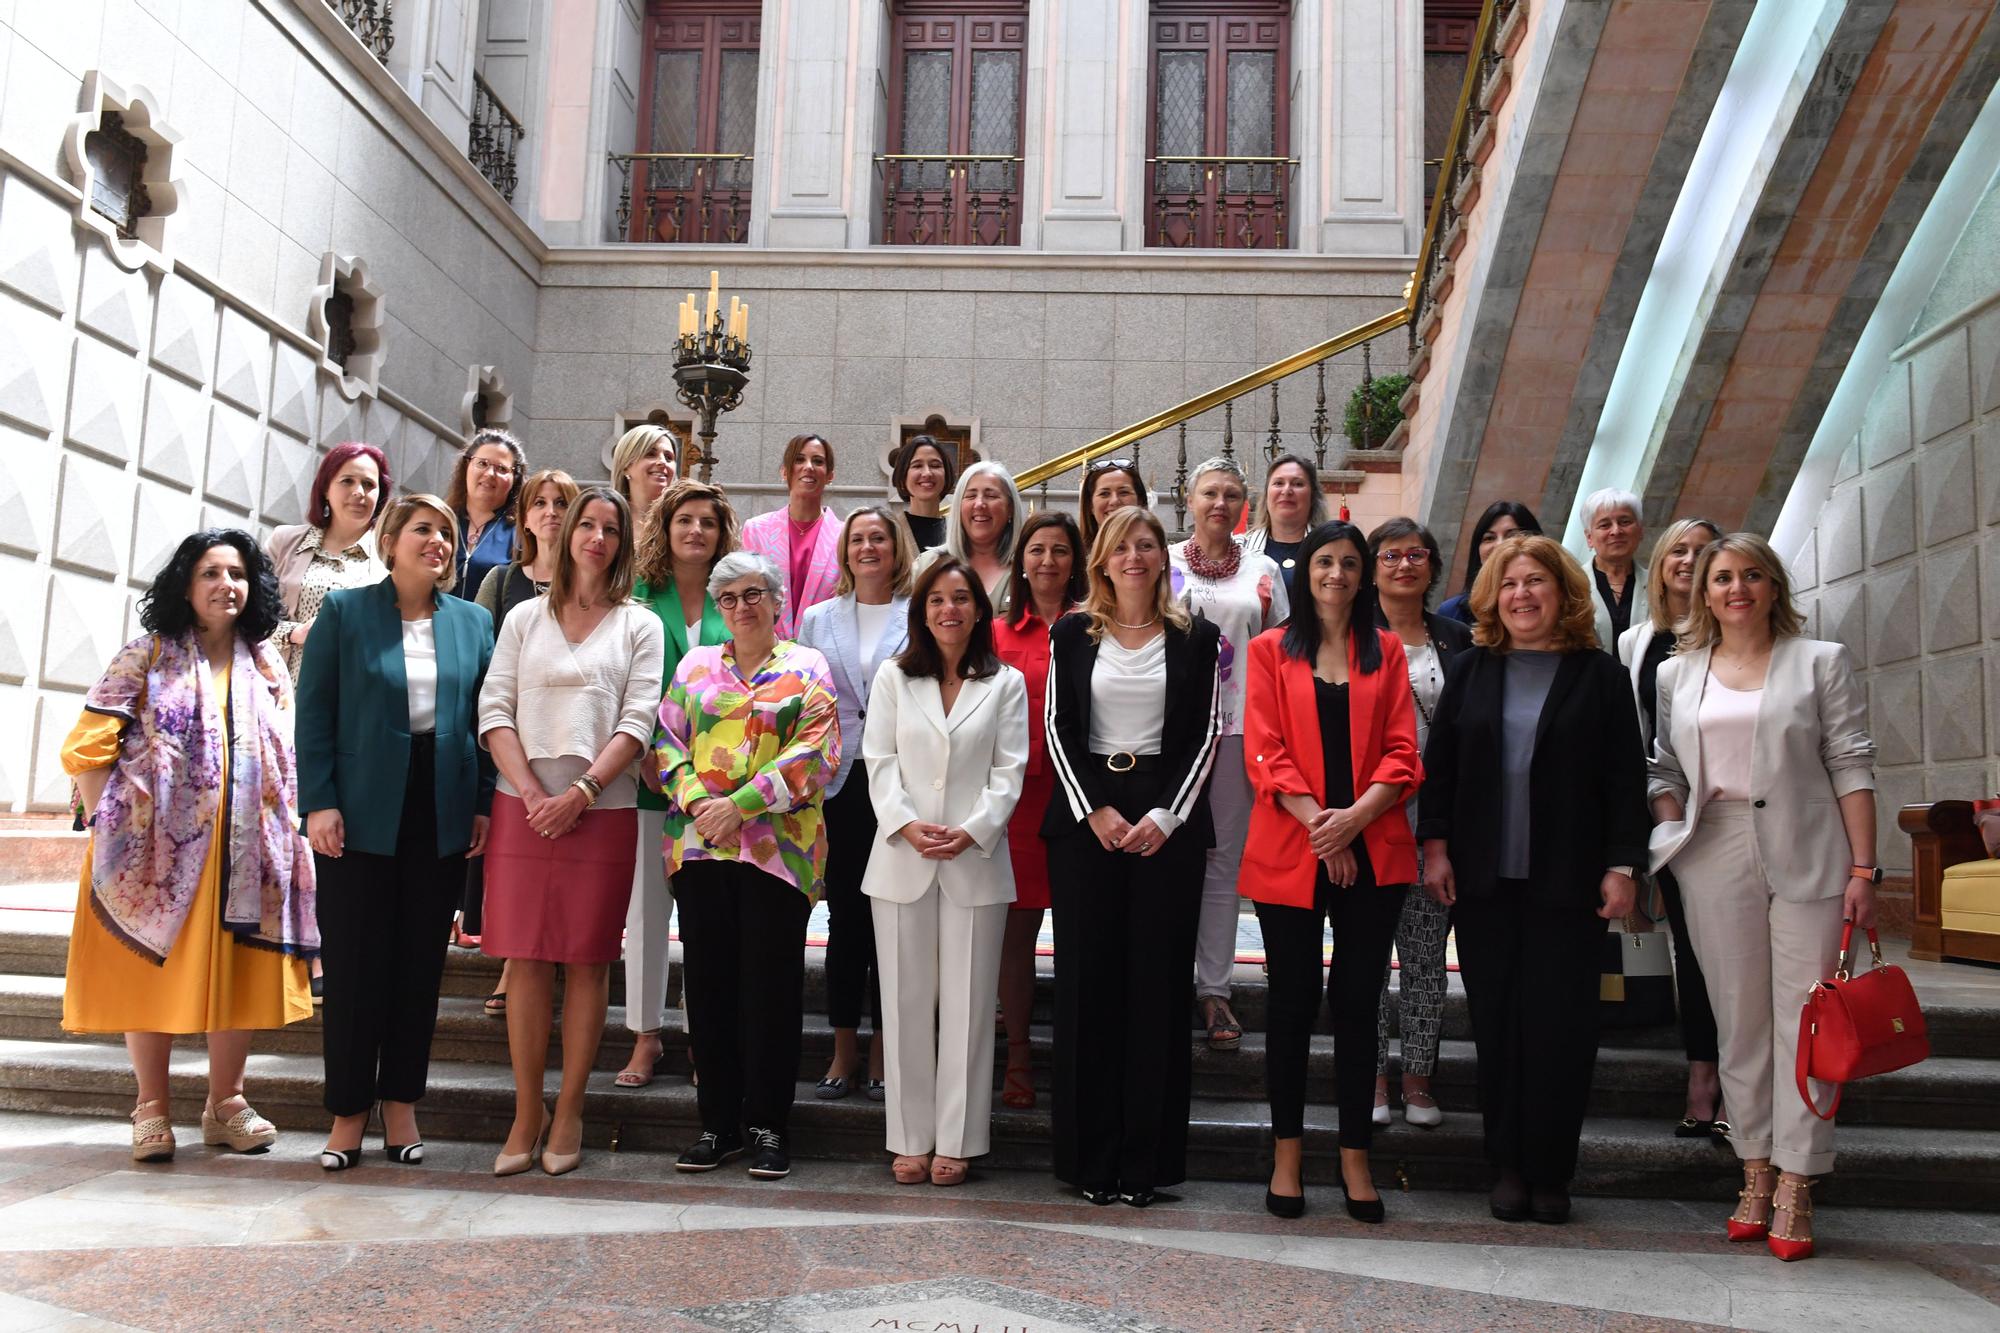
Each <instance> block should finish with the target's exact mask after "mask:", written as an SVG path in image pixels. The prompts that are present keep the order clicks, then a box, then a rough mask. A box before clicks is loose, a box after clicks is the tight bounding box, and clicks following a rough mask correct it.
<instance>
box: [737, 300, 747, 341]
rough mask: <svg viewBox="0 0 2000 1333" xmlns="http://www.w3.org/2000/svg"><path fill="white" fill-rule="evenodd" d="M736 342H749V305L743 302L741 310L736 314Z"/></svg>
mask: <svg viewBox="0 0 2000 1333" xmlns="http://www.w3.org/2000/svg"><path fill="white" fill-rule="evenodd" d="M736 341H738V342H740V343H745V344H747V343H749V341H750V303H749V302H748V301H745V302H744V303H743V308H742V309H741V310H738V311H737V312H736Z"/></svg>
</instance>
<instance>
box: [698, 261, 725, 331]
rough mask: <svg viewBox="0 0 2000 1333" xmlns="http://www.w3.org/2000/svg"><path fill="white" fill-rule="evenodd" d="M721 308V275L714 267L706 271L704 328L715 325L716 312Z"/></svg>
mask: <svg viewBox="0 0 2000 1333" xmlns="http://www.w3.org/2000/svg"><path fill="white" fill-rule="evenodd" d="M721 308H722V275H721V274H720V273H717V272H716V271H715V270H714V269H710V270H709V271H708V321H707V322H706V323H705V324H703V325H702V327H703V328H704V329H708V328H713V327H714V326H715V316H716V312H717V311H719V310H720V309H721Z"/></svg>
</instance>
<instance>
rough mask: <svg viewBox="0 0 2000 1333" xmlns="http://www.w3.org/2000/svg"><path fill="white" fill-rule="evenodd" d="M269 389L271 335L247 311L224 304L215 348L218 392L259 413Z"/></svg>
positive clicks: (219, 395)
mask: <svg viewBox="0 0 2000 1333" xmlns="http://www.w3.org/2000/svg"><path fill="white" fill-rule="evenodd" d="M270 392H271V335H270V334H268V333H266V332H264V330H263V329H262V328H261V327H260V326H259V325H258V324H257V323H256V321H254V320H252V319H251V318H250V317H249V316H248V315H245V314H241V313H239V312H238V311H235V310H231V309H229V308H228V307H227V306H224V307H223V310H222V333H221V336H220V337H219V339H218V340H217V342H216V350H215V396H216V397H217V398H226V399H228V400H229V401H230V402H232V403H235V404H236V405H237V406H238V407H240V408H242V409H243V410H244V411H246V412H251V413H257V412H262V411H263V410H264V406H265V404H266V402H267V401H268V400H269V396H270Z"/></svg>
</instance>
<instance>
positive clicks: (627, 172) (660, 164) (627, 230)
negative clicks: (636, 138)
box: [610, 153, 754, 245]
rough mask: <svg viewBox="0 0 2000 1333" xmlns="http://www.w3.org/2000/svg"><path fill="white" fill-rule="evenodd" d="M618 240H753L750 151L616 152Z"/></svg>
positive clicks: (731, 242)
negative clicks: (751, 230) (751, 237)
mask: <svg viewBox="0 0 2000 1333" xmlns="http://www.w3.org/2000/svg"><path fill="white" fill-rule="evenodd" d="M610 157H611V165H613V166H615V167H617V168H618V173H619V177H620V182H619V187H618V215H617V216H618V229H617V232H616V234H615V236H614V237H613V239H614V240H620V241H658V242H666V243H675V242H685V243H692V244H697V245H742V244H744V243H745V242H747V241H748V240H749V239H750V172H751V167H752V163H753V161H754V159H753V158H752V157H751V156H750V154H748V153H613V154H611V155H610Z"/></svg>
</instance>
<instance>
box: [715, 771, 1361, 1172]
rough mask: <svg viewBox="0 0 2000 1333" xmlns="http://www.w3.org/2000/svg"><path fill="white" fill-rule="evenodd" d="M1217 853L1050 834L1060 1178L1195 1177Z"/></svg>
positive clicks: (1172, 843) (1150, 800) (1150, 790)
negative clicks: (1199, 1002) (1207, 902)
mask: <svg viewBox="0 0 2000 1333" xmlns="http://www.w3.org/2000/svg"><path fill="white" fill-rule="evenodd" d="M1156 777H1157V775H1156V774H1153V773H1145V774H1139V773H1133V774H1128V775H1125V777H1124V778H1123V779H1122V780H1118V779H1114V781H1113V783H1112V791H1113V793H1114V797H1113V804H1114V805H1115V806H1116V807H1117V809H1118V810H1119V811H1120V812H1121V813H1122V814H1124V816H1125V817H1126V818H1127V819H1129V820H1137V819H1138V818H1140V817H1142V816H1143V815H1144V814H1145V813H1146V811H1147V810H1149V809H1151V808H1152V807H1153V806H1154V805H1155V804H1157V802H1156V801H1155V800H1154V796H1155V795H1156V793H1155V791H1154V788H1155V787H1156V786H1157V782H1156V781H1155V779H1156ZM1056 799H1058V800H1061V799H1062V797H1061V796H1060V795H1058V796H1057V798H1056ZM1128 807H1129V808H1128ZM1207 861H1208V849H1207V848H1205V847H1199V846H1196V845H1195V840H1194V839H1193V838H1191V837H1189V836H1188V835H1187V833H1186V831H1185V830H1176V831H1175V832H1174V834H1173V836H1172V837H1170V838H1168V839H1167V841H1166V843H1165V845H1164V846H1162V847H1161V848H1160V850H1159V851H1157V852H1155V853H1154V854H1153V855H1152V856H1149V857H1142V856H1138V855H1136V854H1134V853H1131V852H1108V851H1105V850H1104V848H1103V847H1101V846H1100V845H1099V844H1098V841H1097V838H1096V835H1094V834H1093V833H1091V831H1090V828H1089V827H1088V826H1087V825H1080V826H1079V827H1078V828H1077V829H1076V831H1075V832H1074V833H1071V834H1069V835H1067V836H1065V837H1061V838H1054V839H1051V840H1050V841H1049V896H1050V907H1051V908H1052V910H1053V913H1054V918H1055V936H1056V1025H1055V1061H1054V1062H1055V1070H1054V1074H1055V1079H1054V1082H1055V1107H1054V1114H1053V1120H1054V1134H1055V1173H1056V1178H1057V1179H1058V1180H1063V1181H1067V1182H1068V1183H1070V1184H1072V1185H1077V1186H1080V1187H1082V1188H1085V1189H1111V1188H1118V1189H1123V1190H1125V1191H1127V1192H1133V1193H1136V1192H1138V1191H1140V1190H1148V1189H1154V1188H1156V1187H1159V1186H1165V1185H1176V1184H1179V1183H1180V1182H1181V1181H1182V1180H1185V1179H1186V1178H1187V1131H1188V1099H1189V1084H1190V1081H1191V1070H1192V1053H1193V1049H1194V1032H1193V1021H1192V1015H1193V1004H1194V986H1193V976H1194V939H1195V925H1196V922H1197V921H1198V920H1199V918H1200V915H1201V880H1202V873H1203V870H1204V869H1205V867H1206V865H1207ZM1369 1040H1370V1041H1371V1042H1372V1041H1373V1040H1374V1038H1373V1037H1372V1036H1371V1037H1370V1038H1369ZM703 1077H704V1078H706V1077H707V1075H706V1073H704V1074H703Z"/></svg>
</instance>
